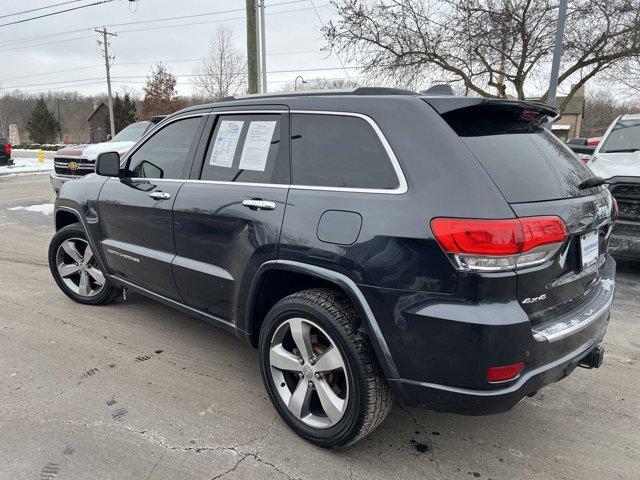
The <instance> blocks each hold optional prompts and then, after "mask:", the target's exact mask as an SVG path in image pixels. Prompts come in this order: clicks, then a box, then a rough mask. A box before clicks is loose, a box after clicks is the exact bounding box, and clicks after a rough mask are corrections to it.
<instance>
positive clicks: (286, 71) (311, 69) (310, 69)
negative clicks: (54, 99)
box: [1, 62, 360, 90]
mask: <svg viewBox="0 0 640 480" xmlns="http://www.w3.org/2000/svg"><path fill="white" fill-rule="evenodd" d="M145 63H154V62H145ZM167 63H168V62H167ZM120 65H128V64H126V63H123V64H120ZM115 66H116V65H114V67H115ZM359 68H360V67H358V66H345V67H341V66H340V67H324V68H293V69H287V70H269V71H268V72H267V73H269V74H272V73H297V72H323V71H335V70H344V69H350V70H357V69H359ZM236 73H244V71H242V72H236ZM197 76H198V75H196V74H178V75H174V77H176V78H192V77H197ZM111 78H112V79H114V80H130V79H132V80H135V79H144V78H147V75H126V76H113V77H111ZM89 80H105V77H96V78H78V79H76V80H61V81H59V82H46V83H33V84H27V85H11V86H8V87H1V89H2V90H15V89H18V88H23V87H38V86H44V85H55V84H60V83H71V82H85V81H89ZM118 83H136V82H133V81H131V82H118ZM141 83H146V82H141Z"/></svg>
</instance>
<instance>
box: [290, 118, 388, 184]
mask: <svg viewBox="0 0 640 480" xmlns="http://www.w3.org/2000/svg"><path fill="white" fill-rule="evenodd" d="M291 133H292V135H291V157H292V181H293V184H294V185H308V186H321V187H338V188H364V189H384V190H387V189H388V190H392V189H395V188H397V187H398V185H399V184H398V177H397V175H396V173H395V170H394V168H393V165H392V163H391V159H390V158H389V155H387V152H386V150H385V149H384V146H383V145H382V142H381V141H380V138H379V137H378V135H377V134H376V132H375V131H374V130H373V128H372V127H371V125H370V124H369V123H368V122H367V121H366V120H364V119H362V118H359V117H354V116H346V115H326V114H293V115H292V119H291Z"/></svg>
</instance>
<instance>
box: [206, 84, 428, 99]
mask: <svg viewBox="0 0 640 480" xmlns="http://www.w3.org/2000/svg"><path fill="white" fill-rule="evenodd" d="M331 95H418V93H417V92H414V91H411V90H405V89H402V88H388V87H358V88H354V89H351V90H349V89H327V90H298V91H294V92H277V93H254V94H250V95H241V96H237V97H236V96H229V97H224V98H221V99H220V100H218V101H219V102H230V101H233V100H246V99H251V98H279V97H316V96H331Z"/></svg>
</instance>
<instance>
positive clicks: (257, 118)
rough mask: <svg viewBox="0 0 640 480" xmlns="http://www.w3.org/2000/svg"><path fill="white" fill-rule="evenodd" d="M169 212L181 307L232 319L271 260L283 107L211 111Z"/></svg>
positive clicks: (284, 188) (282, 182)
mask: <svg viewBox="0 0 640 480" xmlns="http://www.w3.org/2000/svg"><path fill="white" fill-rule="evenodd" d="M213 113H214V115H212V116H211V118H210V120H209V123H208V124H207V129H206V131H205V135H203V139H202V141H201V146H200V147H199V149H198V153H197V157H196V158H197V160H196V162H194V168H193V169H192V172H191V179H190V180H189V181H187V182H186V183H185V185H184V186H183V187H182V189H181V190H180V192H179V193H178V196H177V198H176V202H175V204H174V207H173V216H174V235H175V244H176V254H177V255H176V258H175V260H174V261H173V274H174V277H175V279H176V282H177V285H178V290H179V292H180V295H181V296H182V298H183V299H184V301H185V303H186V304H188V305H189V306H191V307H194V308H197V309H199V310H202V311H204V312H206V313H208V314H210V315H213V316H216V317H218V318H220V319H223V320H226V321H229V322H234V321H235V319H236V316H237V314H238V310H239V309H240V310H241V309H243V308H244V305H245V303H244V302H245V298H246V292H247V291H248V289H249V286H250V284H251V281H252V280H253V277H254V274H255V272H256V270H257V268H258V267H260V265H261V264H262V263H264V262H266V261H269V260H274V259H276V258H277V254H278V240H279V237H280V229H281V226H282V220H283V216H284V211H285V205H286V200H287V193H288V188H289V183H290V178H289V142H288V137H289V118H288V117H289V115H288V111H287V109H286V107H280V106H275V107H270V108H263V107H261V108H260V110H247V109H237V108H236V109H233V110H222V109H218V110H217V111H216V110H214V111H213Z"/></svg>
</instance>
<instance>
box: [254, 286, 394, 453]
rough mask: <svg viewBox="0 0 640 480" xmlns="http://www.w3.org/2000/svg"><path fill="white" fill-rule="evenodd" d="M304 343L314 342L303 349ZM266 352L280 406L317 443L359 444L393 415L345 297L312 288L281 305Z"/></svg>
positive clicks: (265, 337)
mask: <svg viewBox="0 0 640 480" xmlns="http://www.w3.org/2000/svg"><path fill="white" fill-rule="evenodd" d="M299 332H302V334H300V333H299ZM305 335H306V337H305ZM296 338H297V339H298V341H296ZM303 338H307V339H309V343H307V344H306V346H304V347H302V348H298V346H299V345H300V344H301V343H302V344H304V343H306V340H305V341H303V340H302V339H303ZM334 348H335V350H334ZM259 350H260V370H261V373H262V379H263V381H264V384H265V387H266V389H267V392H268V393H269V397H270V398H271V401H272V402H273V405H274V406H275V408H276V410H277V411H278V413H279V414H280V416H281V417H282V418H283V420H284V421H285V422H286V423H287V424H288V425H289V427H291V429H292V430H293V431H295V432H296V433H297V434H298V435H300V436H301V437H303V438H304V439H306V440H308V441H309V442H311V443H314V444H316V445H318V446H321V447H330V448H337V447H344V446H347V445H350V444H353V443H355V442H357V441H358V440H360V439H362V438H364V437H365V436H366V435H368V434H369V433H371V432H372V431H373V430H375V429H376V428H377V426H378V425H379V424H380V423H382V421H383V420H384V419H385V417H386V416H387V414H388V413H389V410H390V408H391V404H392V395H391V391H390V389H389V387H388V385H387V382H386V381H385V379H384V376H383V374H382V369H381V368H380V365H379V364H378V361H377V359H376V357H375V355H374V353H373V349H372V347H371V344H370V342H369V339H368V338H367V335H366V333H365V331H364V328H363V326H362V324H361V323H360V319H359V316H358V314H357V312H356V310H355V309H354V308H353V305H352V304H351V302H350V300H349V299H348V297H346V296H345V295H344V294H342V293H341V292H338V291H334V290H331V289H311V290H305V291H302V292H298V293H294V294H292V295H289V296H288V297H285V298H283V299H282V300H280V301H279V302H278V303H276V304H275V305H274V306H273V308H272V309H271V310H270V311H269V313H268V314H267V316H266V318H265V321H264V323H263V325H262V328H261V331H260V339H259ZM305 350H306V351H305ZM309 352H310V353H309ZM300 362H302V363H300ZM318 375H319V376H318ZM303 390H304V392H303ZM296 395H297V397H296ZM298 399H302V400H300V402H298ZM326 407H328V408H326Z"/></svg>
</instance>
